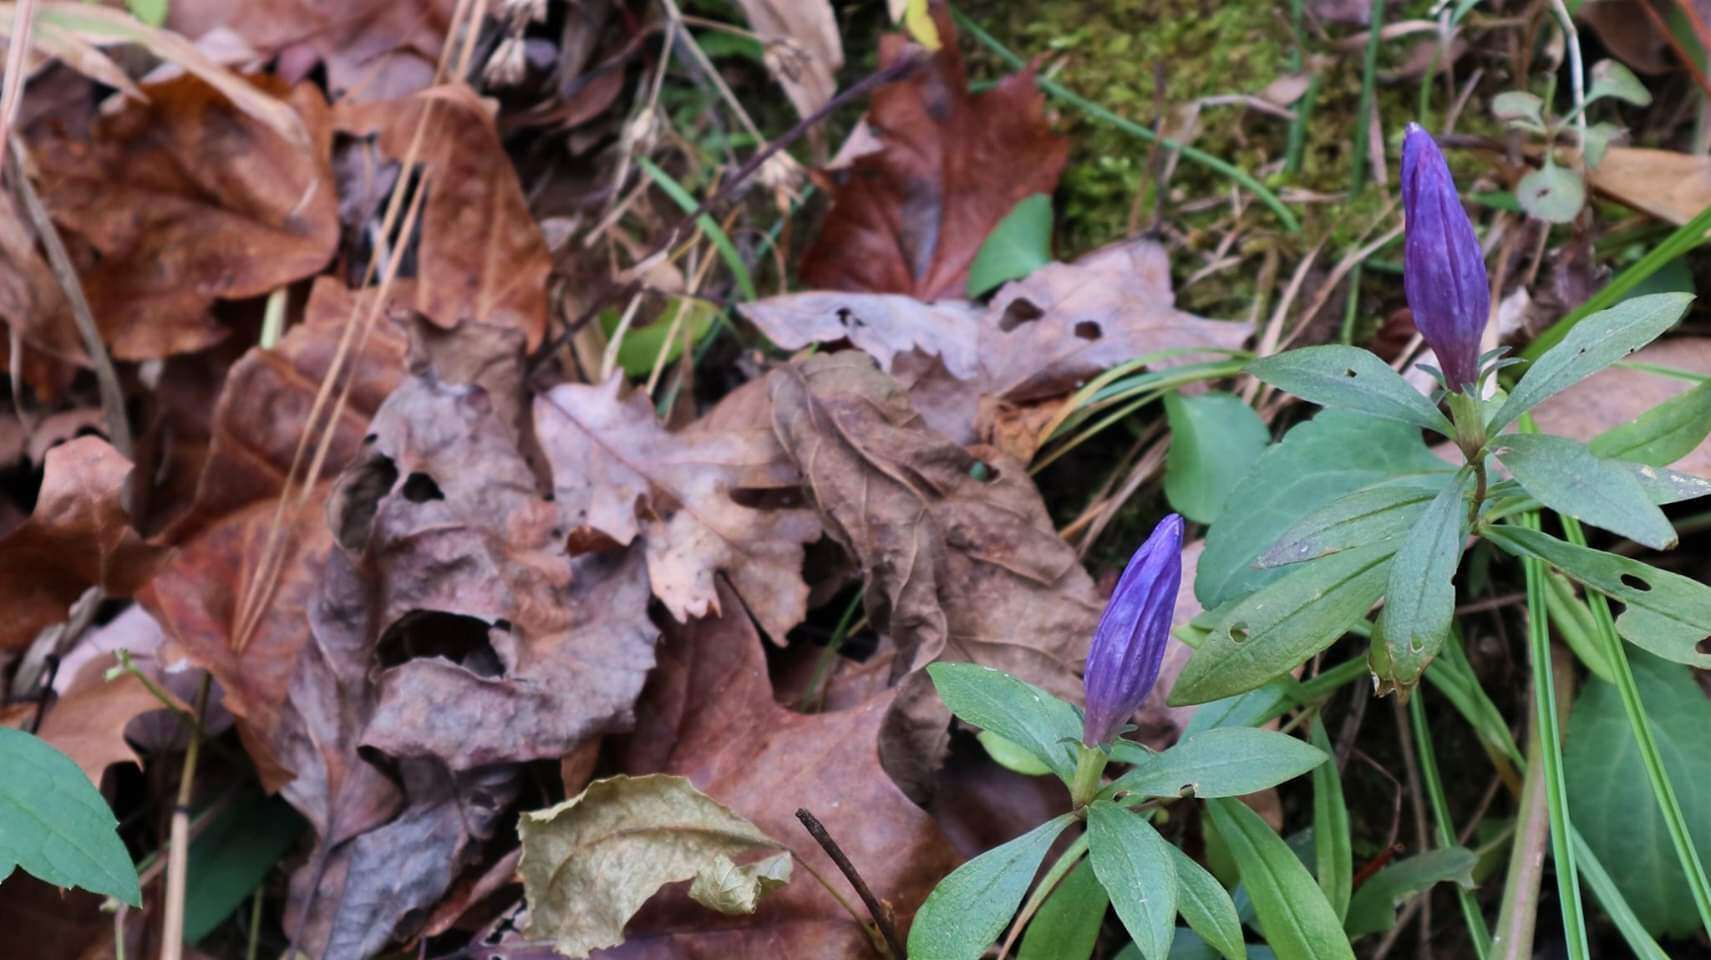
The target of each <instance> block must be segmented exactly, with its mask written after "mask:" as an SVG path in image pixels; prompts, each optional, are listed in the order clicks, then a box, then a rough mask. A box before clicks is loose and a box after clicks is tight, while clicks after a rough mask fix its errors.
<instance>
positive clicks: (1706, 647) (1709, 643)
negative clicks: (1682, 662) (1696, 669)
mask: <svg viewBox="0 0 1711 960" xmlns="http://www.w3.org/2000/svg"><path fill="white" fill-rule="evenodd" d="M1693 652H1694V653H1697V654H1700V655H1702V656H1703V655H1706V654H1711V637H1704V638H1701V639H1700V641H1699V642H1698V643H1696V644H1694V645H1693Z"/></svg>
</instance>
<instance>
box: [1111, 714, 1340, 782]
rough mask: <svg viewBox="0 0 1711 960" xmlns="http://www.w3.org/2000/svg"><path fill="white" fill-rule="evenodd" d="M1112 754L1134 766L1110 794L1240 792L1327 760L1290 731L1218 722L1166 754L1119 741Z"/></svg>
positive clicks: (1299, 774) (1282, 779)
mask: <svg viewBox="0 0 1711 960" xmlns="http://www.w3.org/2000/svg"><path fill="white" fill-rule="evenodd" d="M1111 757H1112V759H1114V760H1117V761H1119V762H1122V763H1129V764H1134V769H1133V770H1130V771H1129V772H1127V773H1125V774H1123V775H1122V776H1121V777H1118V778H1117V780H1116V782H1114V783H1112V784H1111V785H1110V786H1108V787H1106V788H1105V795H1106V796H1115V795H1116V794H1118V793H1130V794H1135V795H1137V796H1142V797H1177V796H1189V795H1193V796H1196V797H1203V798H1204V797H1239V796H1242V795H1244V794H1249V793H1254V792H1256V791H1259V790H1265V789H1267V788H1269V787H1275V786H1277V785H1278V784H1280V783H1282V782H1284V781H1285V780H1293V779H1295V778H1296V777H1299V776H1301V775H1302V774H1303V773H1306V772H1307V771H1309V770H1311V769H1313V768H1314V767H1317V766H1318V765H1319V764H1321V763H1324V762H1325V754H1324V752H1323V751H1321V750H1319V749H1318V748H1317V747H1314V746H1312V745H1311V744H1308V743H1304V742H1302V741H1300V740H1297V739H1295V738H1294V737H1291V736H1289V735H1288V734H1283V733H1278V732H1277V731H1275V730H1259V729H1255V728H1253V727H1218V728H1217V729H1214V730H1207V731H1206V732H1204V733H1199V734H1196V735H1195V736H1194V737H1192V738H1191V739H1188V740H1184V741H1182V742H1181V743H1179V744H1177V745H1176V746H1174V747H1171V748H1170V749H1169V750H1166V751H1164V752H1162V753H1153V752H1151V751H1149V750H1146V749H1145V748H1144V747H1141V746H1139V745H1137V744H1133V743H1129V742H1127V741H1123V740H1119V741H1117V742H1116V743H1114V744H1112V746H1111Z"/></svg>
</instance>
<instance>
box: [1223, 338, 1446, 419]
mask: <svg viewBox="0 0 1711 960" xmlns="http://www.w3.org/2000/svg"><path fill="white" fill-rule="evenodd" d="M1248 372H1249V373H1251V374H1253V375H1254V376H1256V377H1258V378H1259V379H1261V380H1264V381H1265V382H1266V383H1269V384H1271V385H1272V386H1274V387H1276V388H1278V389H1279V390H1284V391H1287V392H1289V393H1293V394H1295V395H1296V396H1298V397H1300V398H1301V399H1303V400H1308V401H1311V402H1313V403H1317V404H1319V405H1320V406H1322V407H1332V408H1336V409H1341V410H1354V411H1357V412H1360V413H1365V414H1369V415H1371V416H1374V417H1380V418H1382V419H1385V420H1399V421H1401V422H1403V423H1411V424H1414V425H1415V426H1417V427H1424V428H1426V429H1427V430H1436V431H1437V432H1438V433H1441V434H1443V435H1444V436H1446V437H1450V436H1454V435H1455V428H1454V427H1452V426H1451V425H1450V422H1449V420H1448V419H1446V418H1445V417H1444V415H1443V414H1442V413H1441V412H1439V410H1438V408H1437V407H1435V406H1433V405H1432V402H1431V401H1430V400H1427V399H1426V398H1425V397H1424V396H1422V395H1421V394H1420V391H1418V390H1416V389H1414V388H1413V387H1411V386H1409V385H1408V381H1406V380H1404V379H1402V375H1401V374H1399V373H1397V372H1396V371H1395V370H1392V369H1390V365H1389V364H1387V363H1385V362H1384V361H1383V360H1380V359H1378V357H1376V356H1374V355H1373V353H1372V352H1371V351H1370V350H1362V349H1360V348H1359V347H1349V346H1343V345H1341V344H1334V343H1333V344H1326V345H1325V346H1320V347H1305V348H1303V349H1300V350H1291V351H1289V352H1287V353H1279V354H1276V355H1273V356H1270V357H1266V358H1264V359H1261V360H1255V361H1254V362H1253V363H1250V364H1248Z"/></svg>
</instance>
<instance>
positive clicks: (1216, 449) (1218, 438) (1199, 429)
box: [1164, 391, 1271, 523]
mask: <svg viewBox="0 0 1711 960" xmlns="http://www.w3.org/2000/svg"><path fill="white" fill-rule="evenodd" d="M1164 410H1165V415H1166V416H1167V417H1169V418H1170V451H1169V453H1167V454H1166V456H1165V464H1164V495H1165V496H1166V497H1167V498H1168V499H1169V500H1170V505H1171V506H1172V507H1175V508H1176V511H1177V512H1178V513H1181V514H1182V515H1183V516H1185V517H1187V518H1188V519H1190V520H1193V521H1194V522H1195V523H1211V522H1213V521H1214V520H1217V519H1218V515H1219V514H1221V513H1223V512H1224V503H1225V501H1226V500H1228V499H1229V496H1230V491H1231V490H1232V489H1233V488H1234V487H1235V485H1236V484H1237V483H1239V482H1241V479H1242V477H1243V476H1244V475H1245V474H1246V473H1247V472H1248V469H1249V468H1250V467H1252V466H1253V464H1254V461H1255V460H1258V459H1259V458H1260V455H1261V454H1262V453H1264V452H1265V448H1266V445H1267V444H1268V443H1269V442H1270V441H1271V433H1270V431H1268V430H1266V428H1265V422H1264V421H1262V420H1261V419H1260V418H1259V414H1256V413H1254V411H1253V408H1252V407H1250V406H1248V405H1247V404H1246V403H1243V402H1242V399H1241V398H1240V397H1237V396H1235V395H1233V394H1228V393H1220V392H1217V391H1212V392H1208V393H1202V394H1197V395H1195V396H1183V395H1182V394H1180V393H1176V392H1172V393H1167V394H1165V396H1164Z"/></svg>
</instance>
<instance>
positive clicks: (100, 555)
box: [0, 437, 162, 651]
mask: <svg viewBox="0 0 1711 960" xmlns="http://www.w3.org/2000/svg"><path fill="white" fill-rule="evenodd" d="M130 475H131V462H130V461H129V460H126V459H125V458H124V457H122V456H120V455H119V453H118V451H116V450H114V449H113V448H112V447H111V446H109V445H108V444H107V441H105V440H102V439H101V438H100V437H79V438H77V439H75V440H72V441H71V442H70V443H66V444H62V445H60V446H57V447H54V448H53V449H52V450H49V451H48V454H47V461H46V468H45V472H44V474H43V476H42V488H41V492H40V493H39V495H38V497H37V500H36V509H35V512H34V513H32V514H31V515H30V519H29V522H27V523H25V524H24V525H23V526H21V527H19V528H18V529H16V530H14V531H12V533H11V534H10V535H9V536H7V537H6V538H5V539H4V540H0V607H3V608H4V609H5V611H6V615H5V617H4V618H0V651H7V650H13V649H16V648H18V647H21V646H23V645H24V644H27V643H29V642H30V638H31V637H33V636H35V634H36V631H38V630H40V629H41V628H43V627H46V626H49V625H51V624H54V623H58V622H59V621H61V620H64V619H65V616H66V611H67V609H68V608H70V606H71V604H72V603H73V602H74V601H76V600H77V598H78V597H79V596H80V595H82V593H83V591H85V590H87V589H88V588H90V587H100V588H101V590H102V591H103V592H104V593H106V594H107V595H108V596H114V597H126V596H130V595H131V593H132V592H133V591H135V590H137V589H138V588H140V587H141V586H142V585H143V584H144V583H145V582H147V581H148V579H149V577H150V576H151V575H152V574H153V573H154V568H155V565H156V563H157V562H158V561H159V559H160V555H161V552H162V551H161V548H159V547H156V546H150V545H148V544H145V543H143V542H142V540H141V539H140V538H139V537H138V536H137V532H136V531H135V530H133V529H132V528H131V521H130V514H129V511H128V510H127V509H126V507H125V485H126V482H127V478H129V477H130Z"/></svg>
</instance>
